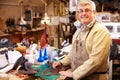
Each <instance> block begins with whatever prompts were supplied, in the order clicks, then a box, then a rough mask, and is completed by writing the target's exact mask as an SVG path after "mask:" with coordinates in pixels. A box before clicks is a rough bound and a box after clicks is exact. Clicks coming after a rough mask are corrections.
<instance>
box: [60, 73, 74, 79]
mask: <svg viewBox="0 0 120 80" xmlns="http://www.w3.org/2000/svg"><path fill="white" fill-rule="evenodd" d="M59 74H60V75H62V76H66V77H70V78H72V72H71V71H60V72H59Z"/></svg>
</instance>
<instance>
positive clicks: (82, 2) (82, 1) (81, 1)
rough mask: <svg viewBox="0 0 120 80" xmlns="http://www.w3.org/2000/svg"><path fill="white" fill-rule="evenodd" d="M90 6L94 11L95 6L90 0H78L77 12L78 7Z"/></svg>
mask: <svg viewBox="0 0 120 80" xmlns="http://www.w3.org/2000/svg"><path fill="white" fill-rule="evenodd" d="M87 4H88V5H91V6H92V9H93V10H96V5H95V3H94V2H93V1H91V0H78V4H77V10H78V9H79V6H80V5H87Z"/></svg>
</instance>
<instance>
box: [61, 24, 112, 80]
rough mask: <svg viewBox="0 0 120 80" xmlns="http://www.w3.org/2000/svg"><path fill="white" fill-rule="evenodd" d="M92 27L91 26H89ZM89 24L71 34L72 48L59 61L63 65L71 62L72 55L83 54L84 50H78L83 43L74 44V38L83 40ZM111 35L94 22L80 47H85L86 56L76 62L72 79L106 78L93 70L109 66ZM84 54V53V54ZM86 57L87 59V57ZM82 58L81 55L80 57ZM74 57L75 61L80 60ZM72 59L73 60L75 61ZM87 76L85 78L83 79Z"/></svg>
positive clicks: (92, 79)
mask: <svg viewBox="0 0 120 80" xmlns="http://www.w3.org/2000/svg"><path fill="white" fill-rule="evenodd" d="M91 27H92V26H91ZM89 29H90V26H89V27H86V29H84V30H82V31H81V30H80V29H78V30H77V31H76V32H75V34H74V36H73V40H72V41H73V42H72V50H71V52H70V54H68V55H67V56H66V57H65V58H64V59H62V60H61V63H62V64H63V65H68V64H70V63H71V62H72V59H73V58H74V59H75V57H72V55H76V54H77V55H79V56H80V57H81V55H83V52H82V51H84V50H82V51H79V47H78V46H82V45H83V43H81V44H80V43H79V42H78V45H76V46H75V44H76V43H77V42H75V41H76V39H79V40H80V41H84V40H85V38H86V36H87V33H88V32H89ZM111 43H112V41H111V37H110V33H109V31H108V30H107V29H106V28H105V27H104V26H102V25H101V24H99V23H98V22H96V23H95V24H94V26H93V28H92V30H91V31H90V33H89V35H88V37H87V39H86V40H85V43H84V44H85V47H84V46H83V48H82V49H86V51H87V53H88V56H86V59H85V57H84V59H85V60H83V62H81V63H78V64H79V66H78V65H76V66H77V68H76V67H75V69H74V70H73V78H74V80H82V79H83V80H107V77H106V74H104V75H103V74H102V76H101V74H94V72H105V71H107V70H108V68H109V62H108V61H109V58H108V57H109V52H110V45H111ZM84 55H85V54H84ZM87 57H88V59H87ZM81 58H83V57H81ZM81 58H79V59H77V58H76V59H75V60H76V62H79V61H80V60H81ZM75 60H74V62H75ZM71 67H73V66H71ZM85 77H87V79H84V78H85ZM101 78H102V79H101Z"/></svg>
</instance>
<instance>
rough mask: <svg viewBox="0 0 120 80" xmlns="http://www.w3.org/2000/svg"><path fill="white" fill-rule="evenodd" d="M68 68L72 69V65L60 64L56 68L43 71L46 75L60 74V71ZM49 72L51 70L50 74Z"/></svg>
mask: <svg viewBox="0 0 120 80" xmlns="http://www.w3.org/2000/svg"><path fill="white" fill-rule="evenodd" d="M49 65H50V66H51V65H52V63H49ZM67 69H70V65H69V66H63V65H62V66H58V67H57V68H56V69H53V68H52V69H50V68H48V69H46V70H45V71H43V74H44V75H46V76H50V75H55V74H59V71H65V70H67ZM47 72H51V73H50V74H48V73H47Z"/></svg>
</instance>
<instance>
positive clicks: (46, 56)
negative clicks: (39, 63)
mask: <svg viewBox="0 0 120 80" xmlns="http://www.w3.org/2000/svg"><path fill="white" fill-rule="evenodd" d="M47 62H48V55H47V49H46V48H44V63H45V64H46V63H47Z"/></svg>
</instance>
